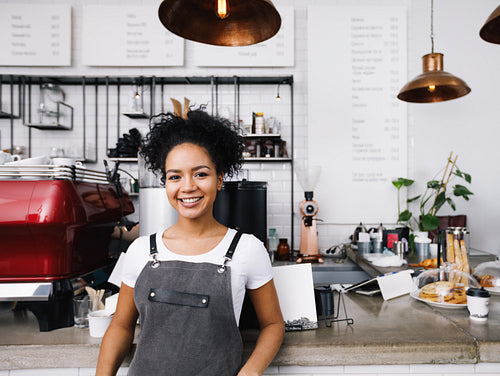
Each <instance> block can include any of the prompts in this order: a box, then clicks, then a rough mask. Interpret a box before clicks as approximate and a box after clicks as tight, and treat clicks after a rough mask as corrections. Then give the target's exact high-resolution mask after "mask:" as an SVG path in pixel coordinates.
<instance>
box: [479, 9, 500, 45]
mask: <svg viewBox="0 0 500 376" xmlns="http://www.w3.org/2000/svg"><path fill="white" fill-rule="evenodd" d="M479 36H480V37H481V38H482V39H484V40H485V41H486V42H490V43H495V44H500V6H498V8H497V9H495V10H494V11H493V13H491V14H490V16H489V17H488V19H487V20H486V23H485V24H484V25H483V27H482V28H481V30H480V31H479Z"/></svg>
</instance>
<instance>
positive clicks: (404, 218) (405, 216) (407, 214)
mask: <svg viewBox="0 0 500 376" xmlns="http://www.w3.org/2000/svg"><path fill="white" fill-rule="evenodd" d="M411 216H412V214H411V212H410V211H409V210H408V209H406V210H405V211H404V212H401V213H400V214H399V217H398V222H408V221H409V220H410V218H411Z"/></svg>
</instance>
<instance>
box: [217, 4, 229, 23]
mask: <svg viewBox="0 0 500 376" xmlns="http://www.w3.org/2000/svg"><path fill="white" fill-rule="evenodd" d="M228 15H229V7H228V5H227V0H217V16H219V18H220V19H221V20H223V19H224V18H226V17H227V16H228Z"/></svg>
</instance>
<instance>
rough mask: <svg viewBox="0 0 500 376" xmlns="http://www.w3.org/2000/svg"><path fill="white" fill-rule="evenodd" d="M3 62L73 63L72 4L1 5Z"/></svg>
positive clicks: (43, 64)
mask: <svg viewBox="0 0 500 376" xmlns="http://www.w3.org/2000/svg"><path fill="white" fill-rule="evenodd" d="M0 33H1V35H2V38H0V49H1V50H2V52H3V53H2V54H1V55H0V65H12V66H68V65H71V7H70V6H66V5H54V6H49V5H43V6H39V5H31V4H30V5H26V4H24V5H10V4H4V5H2V12H1V14H0Z"/></svg>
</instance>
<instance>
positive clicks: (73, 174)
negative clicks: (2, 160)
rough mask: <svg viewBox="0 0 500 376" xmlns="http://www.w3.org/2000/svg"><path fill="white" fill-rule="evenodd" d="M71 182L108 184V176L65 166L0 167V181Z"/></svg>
mask: <svg viewBox="0 0 500 376" xmlns="http://www.w3.org/2000/svg"><path fill="white" fill-rule="evenodd" d="M19 179H22V180H50V179H55V180H73V181H80V182H86V183H110V181H109V179H108V174H107V173H106V172H103V171H97V170H91V169H88V168H83V167H79V166H67V165H0V180H19Z"/></svg>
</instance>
